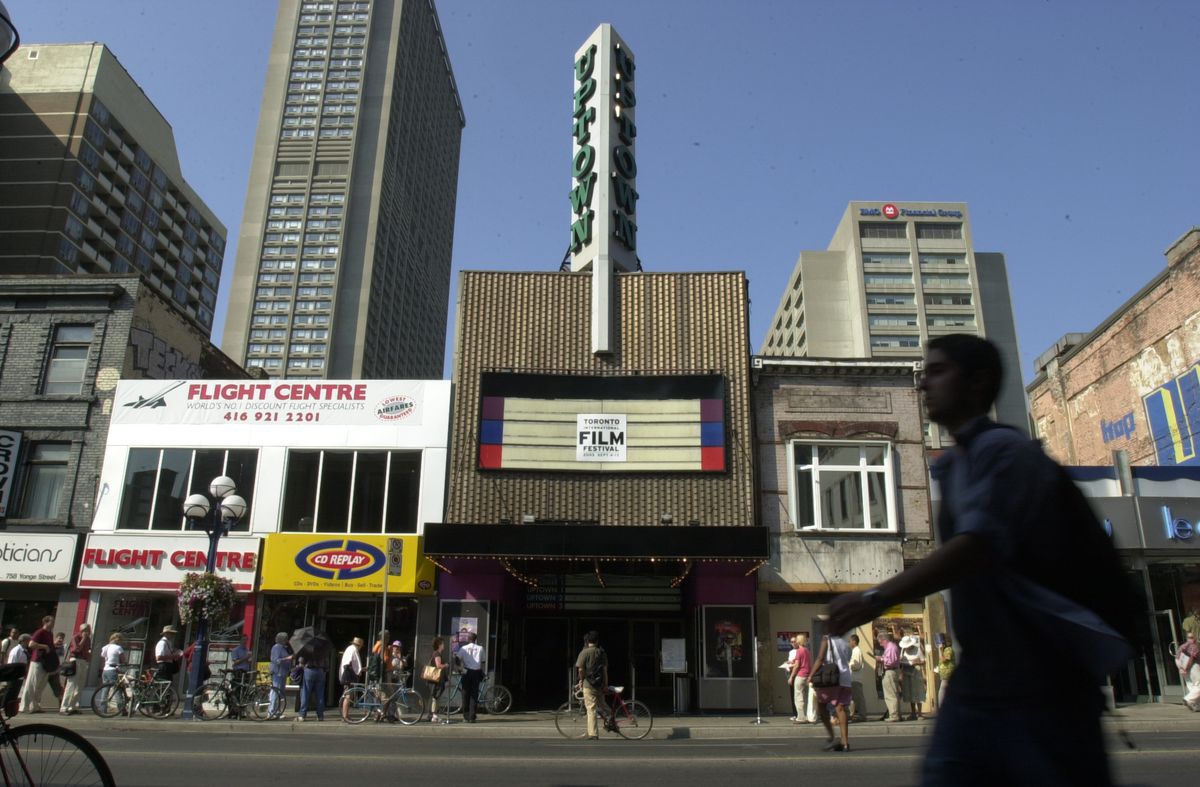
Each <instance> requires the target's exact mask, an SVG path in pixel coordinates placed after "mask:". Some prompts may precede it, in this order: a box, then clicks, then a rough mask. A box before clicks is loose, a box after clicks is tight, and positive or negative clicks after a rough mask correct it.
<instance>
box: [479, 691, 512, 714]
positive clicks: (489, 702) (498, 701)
mask: <svg viewBox="0 0 1200 787" xmlns="http://www.w3.org/2000/svg"><path fill="white" fill-rule="evenodd" d="M512 701H513V696H512V692H511V691H509V690H508V689H506V688H504V687H503V686H488V688H487V691H485V692H484V693H483V697H482V698H481V699H480V700H479V704H480V705H481V706H483V708H484V709H485V710H487V712H488V713H495V714H497V715H499V714H501V713H508V710H509V708H511V707H512Z"/></svg>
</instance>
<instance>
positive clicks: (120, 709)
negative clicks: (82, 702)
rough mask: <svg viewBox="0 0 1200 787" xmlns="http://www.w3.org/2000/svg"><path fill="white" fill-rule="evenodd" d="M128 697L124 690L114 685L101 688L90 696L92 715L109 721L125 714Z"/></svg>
mask: <svg viewBox="0 0 1200 787" xmlns="http://www.w3.org/2000/svg"><path fill="white" fill-rule="evenodd" d="M128 705H129V697H128V695H127V694H126V693H125V689H124V688H122V687H121V686H118V685H117V684H115V683H109V684H108V685H105V686H101V687H100V688H98V689H96V692H95V693H94V694H92V713H95V714H96V715H97V716H99V717H100V718H102V719H111V718H112V717H113V716H119V715H121V714H122V713H124V712H125V708H126V707H128Z"/></svg>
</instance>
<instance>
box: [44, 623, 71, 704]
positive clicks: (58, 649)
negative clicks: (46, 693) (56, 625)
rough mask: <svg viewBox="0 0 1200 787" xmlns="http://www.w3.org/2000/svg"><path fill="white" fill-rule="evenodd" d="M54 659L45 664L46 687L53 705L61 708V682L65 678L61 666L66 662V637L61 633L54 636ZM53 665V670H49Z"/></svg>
mask: <svg viewBox="0 0 1200 787" xmlns="http://www.w3.org/2000/svg"><path fill="white" fill-rule="evenodd" d="M53 651H54V658H52V659H50V662H49V663H48V664H46V672H47V675H46V685H48V686H49V687H50V693H51V694H53V695H54V701H55V704H57V705H58V706H59V707H60V708H61V707H62V698H63V682H64V681H65V680H66V678H65V677H64V676H63V675H62V668H63V664H65V663H66V661H67V635H66V634H64V633H63V632H61V631H57V632H55V634H54V648H53ZM51 665H53V668H51Z"/></svg>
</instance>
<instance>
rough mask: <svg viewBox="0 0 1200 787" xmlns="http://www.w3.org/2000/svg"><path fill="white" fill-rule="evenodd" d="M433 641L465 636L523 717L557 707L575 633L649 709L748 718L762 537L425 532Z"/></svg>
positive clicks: (463, 527)
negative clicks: (432, 580)
mask: <svg viewBox="0 0 1200 787" xmlns="http://www.w3.org/2000/svg"><path fill="white" fill-rule="evenodd" d="M425 532H426V550H427V552H428V554H429V555H430V557H431V558H432V559H433V560H435V561H436V562H437V564H438V566H439V569H440V571H439V579H438V586H439V599H440V601H439V609H438V622H437V630H438V632H439V633H440V634H441V635H443V636H445V637H448V638H449V639H450V642H451V647H452V648H453V647H454V646H455V645H457V644H458V642H459V641H460V640H461V639H462V638H464V637H465V635H466V633H467V632H470V631H473V632H475V633H476V634H477V636H478V637H479V641H480V642H481V643H484V645H485V647H486V648H487V652H488V654H489V663H488V666H487V669H488V671H489V672H495V674H496V676H497V679H498V680H499V681H500V682H501V683H503V684H504V685H506V686H508V687H509V688H510V689H512V691H513V692H514V695H515V697H516V701H517V703H518V704H520V705H521V706H522V707H525V708H528V709H545V708H553V707H556V706H557V705H559V704H561V703H562V702H563V701H564V700H565V698H566V697H567V695H568V693H569V692H570V690H571V687H572V685H573V684H574V682H575V675H574V669H573V665H574V663H575V657H576V655H577V654H578V652H579V650H580V647H581V644H582V639H583V635H584V633H586V632H587V631H591V630H595V631H597V632H598V633H599V635H600V644H601V645H602V646H603V647H604V649H605V650H606V651H607V653H608V656H609V670H610V673H609V675H610V680H611V682H612V683H614V684H616V685H622V686H626V687H627V691H628V692H629V694H630V695H631V696H634V695H636V697H637V699H639V700H641V701H643V702H645V703H647V704H648V705H650V706H651V707H652V708H654V709H656V710H659V711H664V712H665V711H670V710H672V709H673V708H676V707H678V708H680V709H687V708H689V707H699V708H702V709H753V708H754V703H755V692H754V679H755V664H754V652H753V642H754V638H755V636H756V629H755V620H754V598H755V578H754V574H755V572H756V570H757V569H758V568H759V567H760V566H761V565H762V562H763V561H764V560H765V558H766V555H767V550H768V545H767V539H766V532H765V531H764V530H762V529H760V528H745V527H736V526H724V527H722V526H709V527H678V526H671V525H648V526H638V527H634V526H615V525H591V524H578V523H576V524H570V523H562V524H546V523H531V524H523V525H504V524H497V525H472V524H441V523H438V524H428V525H426V531H425Z"/></svg>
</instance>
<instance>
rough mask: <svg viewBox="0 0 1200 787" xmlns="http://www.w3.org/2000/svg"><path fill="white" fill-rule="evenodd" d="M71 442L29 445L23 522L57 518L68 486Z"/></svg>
mask: <svg viewBox="0 0 1200 787" xmlns="http://www.w3.org/2000/svg"><path fill="white" fill-rule="evenodd" d="M70 458H71V444H70V443H32V444H31V445H30V447H29V453H28V454H27V455H26V459H25V490H24V492H23V494H22V498H21V507H20V511H21V518H22V519H57V518H58V512H59V504H60V503H61V502H62V496H63V489H64V488H65V487H66V484H67V463H68V462H69V461H70Z"/></svg>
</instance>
